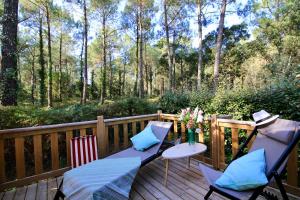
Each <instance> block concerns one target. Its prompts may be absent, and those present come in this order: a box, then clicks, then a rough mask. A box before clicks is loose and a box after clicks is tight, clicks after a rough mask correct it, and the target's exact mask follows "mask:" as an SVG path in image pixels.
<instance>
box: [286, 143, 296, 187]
mask: <svg viewBox="0 0 300 200" xmlns="http://www.w3.org/2000/svg"><path fill="white" fill-rule="evenodd" d="M297 150H298V145H296V147H295V148H294V149H293V151H292V152H291V154H290V156H289V160H288V164H287V183H288V184H289V185H291V186H294V187H297V186H298V170H297V169H298V168H297V164H298V163H297V160H298V152H297Z"/></svg>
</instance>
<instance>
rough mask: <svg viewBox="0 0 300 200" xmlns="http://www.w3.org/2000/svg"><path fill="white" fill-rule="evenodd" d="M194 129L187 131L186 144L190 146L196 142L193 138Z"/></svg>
mask: <svg viewBox="0 0 300 200" xmlns="http://www.w3.org/2000/svg"><path fill="white" fill-rule="evenodd" d="M195 131H196V130H195V129H191V128H189V129H188V143H189V144H190V145H191V144H195V142H196V137H195Z"/></svg>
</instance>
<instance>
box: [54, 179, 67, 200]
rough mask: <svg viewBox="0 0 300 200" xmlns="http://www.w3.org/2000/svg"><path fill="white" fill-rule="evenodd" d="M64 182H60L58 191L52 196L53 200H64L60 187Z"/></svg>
mask: <svg viewBox="0 0 300 200" xmlns="http://www.w3.org/2000/svg"><path fill="white" fill-rule="evenodd" d="M63 182H64V180H62V181H61V182H60V184H59V187H58V190H57V192H56V194H55V196H54V200H59V199H60V198H62V199H64V197H65V195H64V194H63V193H62V191H61V187H62V185H63Z"/></svg>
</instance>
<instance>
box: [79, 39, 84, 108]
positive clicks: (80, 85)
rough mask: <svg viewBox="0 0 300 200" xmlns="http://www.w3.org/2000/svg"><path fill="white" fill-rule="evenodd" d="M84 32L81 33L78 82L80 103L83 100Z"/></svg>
mask: <svg viewBox="0 0 300 200" xmlns="http://www.w3.org/2000/svg"><path fill="white" fill-rule="evenodd" d="M84 44H85V43H84V34H82V46H81V51H80V83H79V90H80V104H82V103H83V102H82V100H83V49H84Z"/></svg>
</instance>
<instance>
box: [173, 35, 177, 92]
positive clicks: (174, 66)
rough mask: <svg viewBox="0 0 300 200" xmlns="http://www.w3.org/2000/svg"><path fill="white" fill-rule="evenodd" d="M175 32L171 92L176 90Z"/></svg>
mask: <svg viewBox="0 0 300 200" xmlns="http://www.w3.org/2000/svg"><path fill="white" fill-rule="evenodd" d="M175 37H176V35H175V30H174V31H173V42H172V65H173V71H172V73H173V75H172V76H173V84H172V88H173V90H175V88H176V54H175V40H176V39H175Z"/></svg>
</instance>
